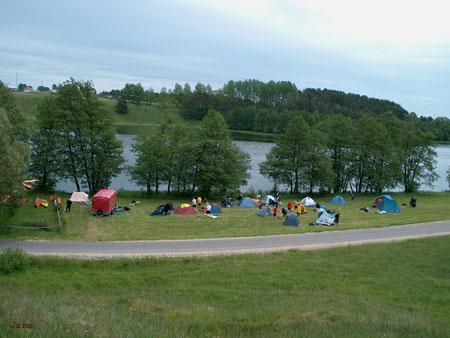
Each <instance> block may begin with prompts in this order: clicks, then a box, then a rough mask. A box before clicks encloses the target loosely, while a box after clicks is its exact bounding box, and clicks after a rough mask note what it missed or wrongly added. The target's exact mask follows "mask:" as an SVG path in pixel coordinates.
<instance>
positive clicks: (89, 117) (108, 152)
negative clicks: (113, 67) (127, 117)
mask: <svg viewBox="0 0 450 338" xmlns="http://www.w3.org/2000/svg"><path fill="white" fill-rule="evenodd" d="M54 100H55V101H54V102H52V105H54V106H53V107H55V108H52V109H48V114H47V118H46V119H42V120H40V121H39V123H40V125H39V128H38V129H41V130H45V129H44V128H47V124H49V123H51V124H52V126H54V128H53V131H54V133H55V134H56V136H55V137H56V138H57V140H56V141H55V144H54V146H55V147H56V149H55V151H56V152H57V153H58V156H59V161H58V162H59V163H60V166H58V173H57V175H58V177H62V178H67V179H72V180H73V181H74V183H75V185H76V187H77V190H78V191H80V189H81V184H82V183H86V184H87V186H88V189H89V192H90V193H95V192H97V190H99V189H100V188H103V187H107V186H108V185H109V184H110V181H111V178H112V177H113V176H115V175H116V174H118V173H119V172H120V170H121V169H120V165H121V164H122V162H123V158H122V145H121V143H120V142H119V141H118V140H116V138H115V131H114V128H113V125H112V116H111V114H110V113H108V112H107V111H106V110H105V109H104V108H103V107H102V106H101V104H100V102H99V100H98V98H97V95H96V92H95V89H94V87H93V86H92V83H91V82H83V81H75V80H74V79H70V80H69V81H66V82H65V83H63V84H62V85H60V86H59V87H58V93H57V94H56V95H55V97H54ZM53 131H52V133H48V134H46V135H47V136H46V137H47V138H46V139H45V140H42V139H41V138H35V141H36V143H35V144H34V145H33V151H34V153H35V154H42V153H43V152H45V148H46V147H48V145H49V144H50V143H51V142H52V141H53V140H52V137H53V136H54V135H55V134H54V133H53ZM37 141H39V142H37ZM44 141H45V142H44ZM42 148H44V149H42ZM38 157H39V156H37V157H35V158H36V159H37V158H38ZM34 163H35V162H34Z"/></svg>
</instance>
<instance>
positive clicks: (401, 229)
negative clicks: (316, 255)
mask: <svg viewBox="0 0 450 338" xmlns="http://www.w3.org/2000/svg"><path fill="white" fill-rule="evenodd" d="M444 235H450V221H439V222H432V223H421V224H408V225H399V226H390V227H384V228H371V229H354V230H340V231H323V232H310V233H302V234H291V235H274V236H261V237H237V238H212V239H192V240H157V241H111V242H83V241H59V240H50V241H49V240H0V250H4V249H6V248H9V247H11V248H14V247H19V248H22V249H23V250H24V251H25V252H27V253H29V254H31V255H44V256H64V257H77V258H114V257H144V256H156V257H176V256H212V255H229V254H242V253H265V252H274V251H284V250H289V249H296V250H315V249H324V248H332V247H339V246H348V245H360V244H365V243H381V242H393V241H401V240H406V239H412V238H423V237H432V236H444Z"/></svg>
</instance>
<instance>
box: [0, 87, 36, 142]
mask: <svg viewBox="0 0 450 338" xmlns="http://www.w3.org/2000/svg"><path fill="white" fill-rule="evenodd" d="M0 108H3V109H4V110H5V111H6V114H7V116H8V121H9V123H10V124H11V130H12V132H13V133H14V138H15V139H17V140H20V141H24V142H27V141H28V139H29V137H30V133H29V129H30V128H29V126H28V122H27V120H26V118H25V116H24V115H23V114H22V112H21V111H20V110H19V109H18V108H17V105H16V103H15V101H14V97H13V95H12V94H11V92H10V91H9V90H8V88H7V87H6V86H5V85H4V84H3V82H1V81H0Z"/></svg>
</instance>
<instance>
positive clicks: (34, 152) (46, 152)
mask: <svg viewBox="0 0 450 338" xmlns="http://www.w3.org/2000/svg"><path fill="white" fill-rule="evenodd" d="M36 110H37V121H38V126H37V129H36V131H35V132H34V133H33V135H32V137H31V164H30V168H29V171H30V173H31V174H32V175H33V177H35V178H37V179H38V180H39V188H40V189H42V190H47V191H48V190H51V189H53V187H54V185H55V183H56V181H57V177H58V174H59V173H60V172H61V162H60V161H61V160H60V158H61V156H60V151H61V149H59V147H58V142H60V140H59V136H60V135H59V133H58V119H57V112H58V107H57V105H56V99H55V98H54V97H46V98H45V99H44V100H43V101H42V102H41V103H40V104H39V105H38V106H37V109H36Z"/></svg>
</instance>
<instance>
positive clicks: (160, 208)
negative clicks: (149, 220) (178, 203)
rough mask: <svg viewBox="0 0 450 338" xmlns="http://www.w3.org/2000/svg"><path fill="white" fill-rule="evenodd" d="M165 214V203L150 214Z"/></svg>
mask: <svg viewBox="0 0 450 338" xmlns="http://www.w3.org/2000/svg"><path fill="white" fill-rule="evenodd" d="M162 215H164V205H160V206H159V207H158V208H157V209H156V210H155V211H153V212H152V213H151V214H150V216H162Z"/></svg>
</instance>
